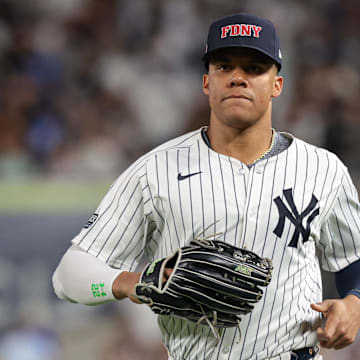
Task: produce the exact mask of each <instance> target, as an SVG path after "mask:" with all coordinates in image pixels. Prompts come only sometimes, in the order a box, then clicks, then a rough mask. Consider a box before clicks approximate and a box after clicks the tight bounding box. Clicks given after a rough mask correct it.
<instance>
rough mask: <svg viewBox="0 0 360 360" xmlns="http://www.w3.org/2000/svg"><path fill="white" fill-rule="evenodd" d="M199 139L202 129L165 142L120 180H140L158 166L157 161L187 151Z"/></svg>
mask: <svg viewBox="0 0 360 360" xmlns="http://www.w3.org/2000/svg"><path fill="white" fill-rule="evenodd" d="M199 137H201V128H200V129H197V130H195V131H192V132H188V133H186V134H183V135H181V136H178V137H176V138H173V139H171V140H168V141H166V142H164V143H163V144H161V145H159V146H157V147H155V148H154V149H152V150H150V151H149V152H147V153H145V154H144V155H142V156H141V157H140V158H138V159H137V160H136V161H135V162H133V163H132V164H131V165H130V166H129V167H128V168H127V169H126V170H125V171H124V172H123V173H122V174H121V175H120V177H119V178H120V179H123V178H124V177H128V176H130V177H136V178H139V177H142V176H144V175H145V174H146V173H147V172H148V171H149V168H151V167H154V166H156V162H157V160H158V159H159V158H162V156H164V154H166V153H168V152H172V151H176V150H182V149H184V150H187V149H188V148H189V147H191V146H193V145H194V144H195V143H196V142H197V140H198V139H199Z"/></svg>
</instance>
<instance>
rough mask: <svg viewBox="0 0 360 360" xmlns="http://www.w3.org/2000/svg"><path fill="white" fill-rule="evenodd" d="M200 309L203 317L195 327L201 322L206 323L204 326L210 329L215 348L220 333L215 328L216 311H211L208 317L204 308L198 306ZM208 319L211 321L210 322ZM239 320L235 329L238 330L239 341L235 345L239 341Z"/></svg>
mask: <svg viewBox="0 0 360 360" xmlns="http://www.w3.org/2000/svg"><path fill="white" fill-rule="evenodd" d="M200 309H201V311H202V313H203V316H202V317H201V318H200V319H199V320H198V321H197V322H196V325H199V324H201V323H202V322H204V321H205V322H206V324H207V325H208V326H209V327H210V330H211V332H212V333H213V335H214V337H215V339H216V342H215V345H214V346H217V345H218V344H219V342H220V333H219V329H218V328H216V325H217V311H215V310H213V311H212V316H210V315H209V314H208V313H206V312H205V310H204V308H203V307H202V305H200ZM210 318H211V319H212V320H210ZM240 321H241V320H240V319H239V320H238V321H237V329H238V330H239V340H238V342H237V343H239V342H240V340H241V328H240Z"/></svg>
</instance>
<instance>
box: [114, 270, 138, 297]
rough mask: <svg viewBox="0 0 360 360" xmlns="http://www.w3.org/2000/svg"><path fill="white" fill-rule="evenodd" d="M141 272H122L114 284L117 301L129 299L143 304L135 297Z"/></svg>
mask: <svg viewBox="0 0 360 360" xmlns="http://www.w3.org/2000/svg"><path fill="white" fill-rule="evenodd" d="M139 279H140V273H139V272H128V271H124V272H122V273H121V274H120V275H119V276H118V277H117V278H116V279H115V280H114V282H113V286H112V292H113V294H114V296H115V297H116V298H117V299H119V300H120V299H124V298H126V297H128V298H129V299H130V300H131V301H132V302H134V303H136V304H141V302H140V301H139V300H138V299H137V298H136V297H135V296H134V294H135V285H136V284H137V283H138V282H139Z"/></svg>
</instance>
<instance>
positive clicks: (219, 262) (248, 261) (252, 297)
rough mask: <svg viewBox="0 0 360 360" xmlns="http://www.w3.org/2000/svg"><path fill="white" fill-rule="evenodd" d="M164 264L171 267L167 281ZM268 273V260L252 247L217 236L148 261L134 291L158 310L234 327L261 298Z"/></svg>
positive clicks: (220, 325)
mask: <svg viewBox="0 0 360 360" xmlns="http://www.w3.org/2000/svg"><path fill="white" fill-rule="evenodd" d="M166 268H170V269H172V273H171V275H170V277H169V278H168V279H166V277H165V269H166ZM271 271H272V264H271V260H270V259H267V258H261V257H260V256H258V255H257V254H255V253H253V252H251V251H248V250H245V249H240V248H237V247H235V246H232V245H229V244H227V243H225V242H222V241H218V240H193V241H191V243H190V245H189V246H185V247H182V248H180V249H178V250H177V251H176V252H175V253H174V254H173V255H171V256H169V257H166V258H163V259H159V260H156V261H154V262H153V263H151V264H148V265H147V266H146V267H145V269H144V270H143V272H142V274H141V277H140V282H139V283H138V284H137V285H136V289H135V292H136V297H137V298H138V300H140V301H141V302H143V303H145V304H147V305H148V306H150V308H151V309H152V311H153V312H154V313H156V314H161V315H169V316H176V317H180V318H185V319H188V320H190V321H195V322H197V323H201V322H206V323H207V324H208V325H210V326H211V325H213V326H215V327H220V328H221V327H233V326H238V325H239V322H240V319H241V315H244V314H247V313H249V312H251V311H252V310H253V308H254V304H255V303H256V302H258V301H259V300H260V299H261V297H262V295H263V291H262V289H261V288H260V286H267V285H268V284H269V282H270V280H271ZM213 326H211V328H212V329H213Z"/></svg>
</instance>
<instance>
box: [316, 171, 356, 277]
mask: <svg viewBox="0 0 360 360" xmlns="http://www.w3.org/2000/svg"><path fill="white" fill-rule="evenodd" d="M319 250H320V252H321V257H322V267H323V269H324V270H326V271H332V272H336V271H339V270H341V269H343V268H345V267H346V266H348V265H349V264H352V263H353V262H354V261H357V260H359V259H360V206H359V197H358V193H357V190H356V188H355V186H354V184H353V182H352V180H351V178H350V175H349V173H348V171H347V169H346V168H344V175H343V178H342V182H341V184H340V187H339V189H338V193H337V196H336V198H335V201H334V203H333V206H332V208H331V210H330V212H329V215H328V216H327V218H326V219H325V222H324V223H323V225H322V227H321V235H320V242H319Z"/></svg>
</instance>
